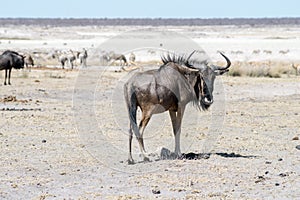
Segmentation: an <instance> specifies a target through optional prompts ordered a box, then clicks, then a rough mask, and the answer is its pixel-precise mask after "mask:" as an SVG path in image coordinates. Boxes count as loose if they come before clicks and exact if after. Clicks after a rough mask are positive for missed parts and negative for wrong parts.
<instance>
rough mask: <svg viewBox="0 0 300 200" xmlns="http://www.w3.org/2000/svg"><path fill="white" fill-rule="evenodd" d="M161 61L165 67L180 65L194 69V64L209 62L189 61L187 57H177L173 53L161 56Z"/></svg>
mask: <svg viewBox="0 0 300 200" xmlns="http://www.w3.org/2000/svg"><path fill="white" fill-rule="evenodd" d="M161 61H162V62H163V64H164V65H166V64H168V63H171V62H172V63H177V64H180V65H185V66H186V67H190V68H194V67H193V66H194V64H200V65H202V64H206V62H207V60H202V61H200V60H197V59H188V56H186V55H176V54H172V53H168V54H167V55H163V56H161Z"/></svg>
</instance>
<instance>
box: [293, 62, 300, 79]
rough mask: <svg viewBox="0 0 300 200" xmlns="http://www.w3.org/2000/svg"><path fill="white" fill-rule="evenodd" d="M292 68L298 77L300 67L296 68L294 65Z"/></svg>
mask: <svg viewBox="0 0 300 200" xmlns="http://www.w3.org/2000/svg"><path fill="white" fill-rule="evenodd" d="M292 67H293V68H294V69H295V72H296V76H298V75H299V74H300V65H298V66H295V65H294V63H293V64H292Z"/></svg>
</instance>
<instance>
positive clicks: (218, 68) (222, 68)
mask: <svg viewBox="0 0 300 200" xmlns="http://www.w3.org/2000/svg"><path fill="white" fill-rule="evenodd" d="M219 53H220V54H221V56H223V57H224V58H225V60H226V62H227V65H226V67H219V66H215V69H216V70H221V71H223V70H226V69H228V68H229V67H230V65H231V62H230V60H229V58H227V57H226V56H225V55H224V54H223V53H222V52H219Z"/></svg>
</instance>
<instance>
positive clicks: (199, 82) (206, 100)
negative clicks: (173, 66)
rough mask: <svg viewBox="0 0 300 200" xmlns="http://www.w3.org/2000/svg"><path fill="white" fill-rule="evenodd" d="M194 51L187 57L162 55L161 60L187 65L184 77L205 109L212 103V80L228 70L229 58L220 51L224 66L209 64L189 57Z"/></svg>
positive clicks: (165, 62)
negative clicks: (224, 61)
mask: <svg viewBox="0 0 300 200" xmlns="http://www.w3.org/2000/svg"><path fill="white" fill-rule="evenodd" d="M195 52H196V51H193V52H192V53H191V54H190V55H189V56H188V57H187V58H186V57H183V56H179V57H176V56H173V57H172V56H170V55H168V56H167V57H163V58H162V61H163V63H164V64H167V63H168V62H172V61H175V62H176V63H180V64H183V65H185V66H186V67H188V69H189V70H186V71H183V72H182V73H183V74H185V77H186V78H187V79H188V81H189V83H190V84H191V85H192V86H194V92H195V95H196V98H197V101H198V102H199V104H200V107H201V108H202V109H203V110H207V109H208V108H209V107H210V105H211V104H212V103H213V101H214V100H213V90H214V81H215V78H216V76H219V75H222V74H224V73H226V72H228V71H229V70H228V68H229V67H230V65H231V62H230V60H229V59H228V58H227V57H226V56H225V55H224V54H222V53H220V54H221V55H222V56H223V57H224V58H225V60H226V62H227V65H226V66H225V67H221V66H217V65H210V64H209V63H208V62H207V61H206V60H205V61H199V60H196V59H191V57H192V55H193V54H194V53H195Z"/></svg>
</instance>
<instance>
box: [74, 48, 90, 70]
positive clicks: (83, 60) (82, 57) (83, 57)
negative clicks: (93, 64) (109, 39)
mask: <svg viewBox="0 0 300 200" xmlns="http://www.w3.org/2000/svg"><path fill="white" fill-rule="evenodd" d="M87 57H88V54H87V51H86V49H85V48H83V50H82V52H78V53H77V58H78V59H79V62H80V66H81V67H86V66H87V65H86V60H87Z"/></svg>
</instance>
